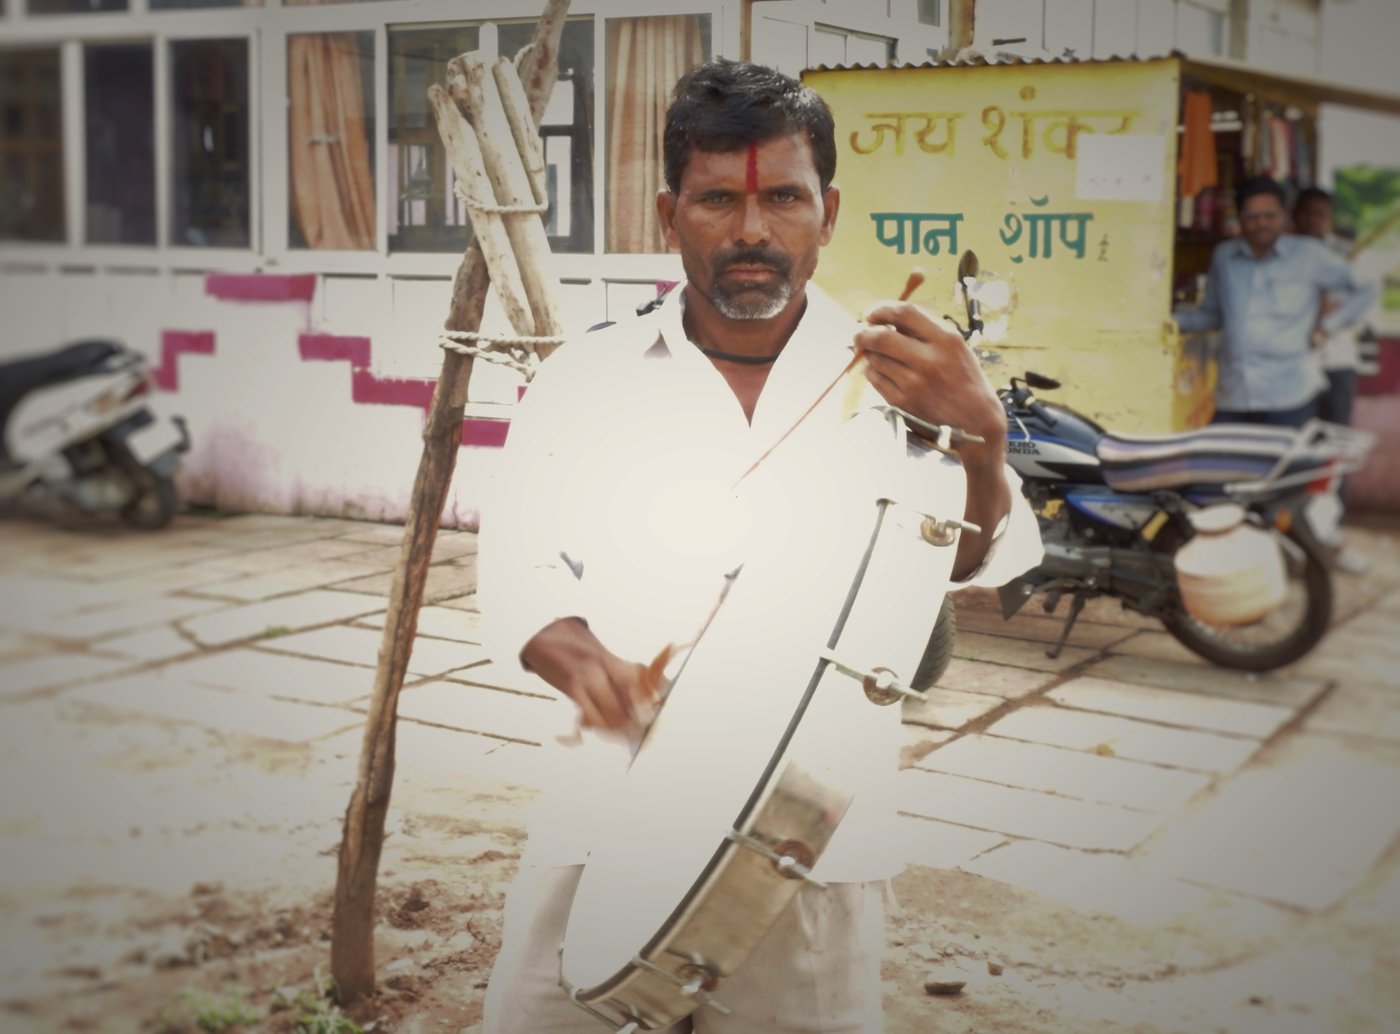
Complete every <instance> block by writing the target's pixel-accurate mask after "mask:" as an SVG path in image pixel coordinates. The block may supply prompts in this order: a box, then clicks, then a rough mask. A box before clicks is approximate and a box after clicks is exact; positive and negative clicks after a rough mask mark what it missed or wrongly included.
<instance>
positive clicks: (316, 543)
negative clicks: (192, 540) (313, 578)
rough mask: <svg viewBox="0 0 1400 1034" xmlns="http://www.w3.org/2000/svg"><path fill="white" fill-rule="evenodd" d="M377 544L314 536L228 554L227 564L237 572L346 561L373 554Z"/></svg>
mask: <svg viewBox="0 0 1400 1034" xmlns="http://www.w3.org/2000/svg"><path fill="white" fill-rule="evenodd" d="M376 550H377V547H375V546H372V545H369V544H368V543H365V542H354V541H351V540H348V539H314V540H312V541H310V542H298V543H295V544H294V545H290V546H276V547H274V548H272V549H263V550H258V551H256V552H247V553H239V554H236V555H234V556H231V557H229V558H228V559H227V560H226V561H224V563H225V564H226V565H227V566H228V567H229V568H231V569H233V570H235V571H246V572H248V573H249V574H257V573H260V572H262V571H270V570H275V569H276V568H277V567H298V566H301V565H303V564H309V563H316V562H318V561H323V560H344V559H347V558H352V557H353V558H356V559H359V558H362V557H364V556H365V555H366V554H370V553H374V552H375V551H376Z"/></svg>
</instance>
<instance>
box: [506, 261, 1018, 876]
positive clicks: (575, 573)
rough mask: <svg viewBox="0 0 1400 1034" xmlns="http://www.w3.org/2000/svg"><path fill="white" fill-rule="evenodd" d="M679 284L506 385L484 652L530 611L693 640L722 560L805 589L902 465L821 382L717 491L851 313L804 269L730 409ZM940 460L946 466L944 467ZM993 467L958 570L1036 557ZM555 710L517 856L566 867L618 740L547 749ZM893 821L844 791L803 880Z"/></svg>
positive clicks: (893, 854) (577, 850)
mask: <svg viewBox="0 0 1400 1034" xmlns="http://www.w3.org/2000/svg"><path fill="white" fill-rule="evenodd" d="M683 297H684V288H683V287H681V288H677V289H676V290H675V291H674V292H673V293H672V295H671V297H670V298H669V299H668V300H667V302H666V303H665V304H664V305H662V306H661V307H660V308H658V309H657V310H655V311H654V312H652V313H650V314H648V315H647V316H645V317H639V318H637V319H635V320H629V321H627V322H626V323H623V324H618V325H614V326H612V327H609V328H606V329H604V330H602V331H598V332H595V333H592V334H589V335H587V336H586V337H584V338H582V339H580V340H578V341H575V342H572V343H571V344H569V345H567V346H565V347H564V348H562V349H560V350H559V351H558V352H557V353H555V355H554V356H552V357H551V358H550V359H549V361H547V362H546V363H545V364H544V365H543V367H542V368H541V370H540V373H539V375H538V376H537V377H536V378H535V380H534V382H533V383H532V384H531V386H530V388H529V390H528V391H527V392H526V393H525V397H524V399H523V400H522V402H521V404H520V406H519V408H518V410H517V412H516V415H515V416H514V417H513V419H512V422H511V431H510V437H509V440H508V441H507V443H506V448H505V452H504V454H503V456H502V457H501V460H502V462H501V464H500V467H499V470H500V474H499V475H498V478H497V483H496V485H495V486H494V489H493V491H492V493H491V496H490V498H489V500H488V502H487V506H486V508H485V514H484V519H483V522H482V533H481V534H482V541H481V549H480V567H479V576H480V587H479V593H480V597H481V609H482V617H483V632H484V634H485V635H486V636H487V639H488V642H489V643H490V645H491V647H492V650H493V655H494V656H495V657H497V658H500V659H505V658H518V657H519V655H520V652H521V650H522V649H523V648H524V646H525V644H526V643H527V642H528V641H529V640H530V639H531V638H532V637H533V636H534V635H535V634H536V633H537V632H539V631H540V630H541V629H542V628H544V627H545V626H547V625H549V624H550V623H552V622H553V621H555V620H557V619H559V618H565V617H581V618H583V619H584V620H586V621H587V622H588V624H589V627H590V629H591V630H592V631H593V633H594V634H595V635H596V636H597V637H598V639H599V640H600V641H601V642H602V643H603V645H605V646H606V647H607V648H608V649H610V650H611V651H613V652H614V653H616V654H617V655H618V656H620V657H623V658H626V659H628V660H636V661H643V662H646V661H650V660H651V659H652V658H653V657H655V656H656V655H657V653H658V652H659V651H660V649H661V648H662V647H663V646H666V645H667V644H672V643H674V644H684V643H687V642H690V641H691V640H693V639H694V638H695V636H696V635H697V633H698V632H699V631H700V629H701V627H702V625H703V624H704V622H705V620H706V618H707V616H708V615H709V614H710V613H711V612H712V610H713V609H714V607H715V604H716V602H717V600H718V599H719V596H720V593H721V591H722V589H723V587H724V585H725V584H726V575H728V574H729V573H731V572H733V571H735V570H736V569H738V568H740V567H741V566H742V565H743V563H744V561H745V559H746V557H748V556H750V555H762V556H763V557H764V558H765V564H766V566H767V567H768V568H769V569H773V568H774V567H775V566H777V567H779V568H781V569H782V570H784V571H786V572H788V573H787V575H785V578H784V582H783V586H782V591H785V592H787V593H789V594H790V596H791V598H792V599H793V600H794V601H799V600H801V599H802V598H803V594H804V593H805V592H807V591H809V589H810V587H807V586H804V585H803V584H802V582H803V579H804V578H806V577H807V573H808V572H810V575H811V577H812V578H813V579H816V578H819V577H821V576H822V572H823V570H824V567H823V565H822V562H821V561H822V558H823V557H831V556H835V555H838V554H839V555H846V554H847V553H848V552H849V545H850V541H851V536H852V534H855V535H857V536H862V535H867V534H868V528H869V525H868V523H867V521H866V516H867V514H868V513H869V512H870V509H871V506H872V504H873V500H874V498H875V495H876V492H877V487H876V486H877V485H878V484H880V483H883V482H882V481H881V479H882V478H883V479H885V481H888V475H889V473H890V472H889V470H888V469H887V468H889V467H890V465H892V464H893V465H898V464H901V463H903V462H906V459H905V458H904V454H903V452H902V450H901V451H900V452H899V453H896V452H895V451H894V450H891V449H890V448H889V447H888V445H887V444H884V445H882V443H880V442H876V441H874V440H873V439H871V437H870V432H869V431H868V430H864V429H865V428H875V427H879V426H880V424H879V422H878V421H858V420H850V421H848V420H845V419H843V418H837V417H836V416H834V415H833V414H839V413H841V412H842V411H843V408H844V409H845V410H847V411H849V410H851V409H853V408H854V409H858V408H859V407H860V406H861V405H867V406H868V404H869V401H870V400H871V399H874V400H875V401H877V402H878V401H879V400H878V397H877V396H875V395H874V393H873V390H872V389H870V388H869V386H868V385H865V386H864V389H863V396H862V400H863V401H861V402H857V403H852V402H851V401H850V400H846V401H845V402H843V400H842V399H841V397H840V396H841V394H842V391H841V390H838V391H835V392H833V393H832V395H831V397H829V398H828V400H827V404H825V405H824V406H823V407H822V411H824V413H823V412H822V411H819V413H817V414H813V419H809V420H806V421H803V424H802V429H801V431H800V433H796V434H794V435H793V436H792V437H791V438H789V439H787V440H786V441H784V442H783V443H782V444H781V445H779V446H778V447H777V448H776V449H774V451H773V452H772V454H771V455H770V456H768V458H766V459H765V460H764V462H763V464H762V465H761V466H760V468H759V470H760V472H761V474H760V473H756V474H755V475H754V476H753V477H752V478H749V479H746V483H745V484H746V487H745V490H744V491H741V492H738V493H737V494H736V492H735V490H734V485H735V482H736V480H738V479H739V478H740V475H742V474H743V473H744V471H745V470H746V469H748V468H749V466H750V465H751V464H752V463H753V461H754V460H756V459H758V457H759V456H761V455H762V454H763V453H764V452H765V450H767V449H768V448H769V447H770V446H771V445H773V443H774V442H775V441H776V440H777V439H778V438H779V437H780V436H781V435H782V433H783V432H784V431H786V430H787V429H788V428H789V427H790V426H792V425H794V424H795V423H797V421H798V419H799V417H801V416H802V414H803V413H804V412H805V411H806V410H807V408H808V407H809V406H810V405H811V403H812V402H813V401H814V400H815V399H816V398H817V397H818V396H819V395H820V394H821V392H822V390H823V389H824V388H826V387H827V385H829V384H830V383H831V382H832V381H833V380H834V379H835V378H836V377H837V376H838V375H839V374H840V372H841V371H842V370H843V369H844V368H845V366H846V365H847V364H848V363H849V362H850V359H851V355H852V345H853V339H854V335H855V332H856V329H857V326H856V324H855V322H854V321H853V320H852V319H851V318H850V317H849V316H848V315H846V314H845V312H843V311H842V310H841V309H840V308H839V307H838V306H836V305H835V303H834V302H832V301H831V300H830V299H829V298H828V297H827V296H826V295H824V294H823V293H822V292H820V291H819V290H818V289H817V288H815V286H813V285H810V284H809V285H808V287H807V309H806V311H805V313H804V314H803V317H802V319H801V320H800V322H799V324H798V326H797V328H796V330H795V331H794V333H793V335H792V337H791V338H790V339H789V341H788V343H787V345H786V346H785V347H784V349H783V351H782V354H781V355H780V356H779V358H778V360H777V361H776V362H775V363H774V365H773V368H772V370H771V372H770V374H769V376H768V379H767V381H766V383H765V385H764V387H763V391H762V393H761V395H760V397H759V399H758V404H757V406H756V408H755V410H754V414H753V421H752V424H750V423H749V422H748V421H747V420H746V419H745V417H744V413H743V410H742V408H741V407H740V404H739V401H738V399H737V397H736V396H735V395H734V392H733V391H732V389H731V388H730V387H729V385H728V383H727V382H726V381H725V380H724V378H723V377H722V376H721V375H720V373H719V372H718V371H717V370H716V369H715V368H714V366H713V365H712V364H711V362H710V361H709V360H708V359H707V358H705V357H704V355H702V354H701V352H700V351H699V350H698V349H697V348H696V347H695V346H694V345H693V344H692V343H691V342H690V341H689V340H688V339H687V338H686V335H685V332H684V329H683V327H682V324H681V310H682V303H681V299H682V298H683ZM884 434H885V436H886V437H888V430H887V429H886V430H885V432H884ZM947 465H948V466H949V467H950V468H952V469H953V470H955V471H956V475H955V476H957V477H958V478H961V477H962V471H961V468H960V467H957V466H956V464H954V463H952V462H951V461H948V464H947ZM1007 477H1008V480H1009V481H1010V482H1011V485H1012V497H1013V500H1014V502H1013V506H1012V512H1011V517H1010V519H1009V520H1008V522H1007V525H1006V527H1005V530H1004V531H1003V533H1002V535H1001V536H1000V538H999V539H998V541H997V543H996V544H995V545H994V546H993V549H992V550H991V551H990V553H989V556H988V558H987V561H986V562H985V563H984V564H983V566H982V568H981V569H980V570H979V571H978V572H977V573H976V574H975V575H974V576H973V578H972V579H970V580H969V581H968V582H966V583H962V584H976V585H986V586H991V585H998V584H1001V583H1002V582H1005V581H1007V580H1009V579H1010V578H1012V577H1015V576H1016V575H1018V574H1020V573H1021V572H1023V571H1025V570H1026V569H1027V568H1029V567H1031V566H1033V565H1034V564H1036V563H1038V562H1039V559H1040V556H1041V547H1040V538H1039V532H1038V529H1037V526H1036V521H1035V517H1034V515H1033V514H1032V513H1031V512H1030V509H1029V507H1028V506H1027V505H1026V503H1025V501H1024V500H1023V499H1022V498H1021V494H1020V491H1019V480H1018V479H1017V478H1016V475H1015V474H1014V473H1012V472H1011V471H1010V469H1009V468H1007ZM958 487H959V488H961V485H959V486H958ZM960 510H961V507H960V506H959V511H960ZM958 516H961V512H959V513H958ZM775 554H786V555H787V556H788V557H789V561H790V562H788V566H787V567H785V568H782V567H781V565H782V563H783V561H782V559H781V557H779V559H778V561H777V562H776V564H775V563H774V562H772V558H773V557H774V555H775ZM956 587H959V588H960V587H962V585H959V586H956ZM941 588H942V587H934V588H932V589H931V592H930V598H929V599H928V600H927V601H919V605H925V606H927V607H929V608H931V609H929V611H928V614H929V624H930V626H931V625H932V619H933V615H934V614H935V613H936V612H937V609H938V604H939V601H940V598H941ZM902 605H907V603H906V601H892V602H891V606H902ZM793 609H794V610H798V609H800V608H799V607H796V606H794V608H793ZM783 611H784V608H783V607H781V606H778V607H774V608H773V614H774V619H773V620H774V625H773V627H772V628H771V629H767V628H758V629H755V636H756V637H763V636H766V635H769V634H771V635H773V636H775V637H776V636H778V635H780V634H781V624H780V623H781V621H782V614H783ZM760 684H761V682H760ZM541 685H543V683H541ZM561 700H562V698H561ZM869 712H870V715H871V717H870V719H869V722H870V729H869V730H861V731H860V732H861V734H862V736H863V737H864V738H860V737H856V738H857V739H859V741H860V742H861V743H862V744H864V745H865V749H869V750H872V751H874V752H875V753H876V754H877V755H878V759H877V760H878V765H879V766H880V767H883V768H884V769H885V770H886V771H887V773H888V775H889V777H890V778H892V777H893V775H894V773H895V771H896V768H897V764H898V752H899V743H900V728H899V717H898V712H899V708H898V707H897V706H893V707H886V708H877V707H874V706H872V707H870V708H869ZM575 713H576V712H575V708H574V705H573V704H572V703H571V702H568V701H563V702H562V707H561V711H560V721H559V725H558V727H557V728H555V729H553V730H542V732H541V735H542V738H543V739H544V740H545V742H546V747H545V750H546V751H547V752H548V760H546V761H542V769H543V770H544V771H543V774H544V776H545V777H546V779H545V781H546V783H552V784H553V785H546V786H545V792H544V794H543V796H542V800H541V803H540V806H539V811H538V812H537V814H536V816H535V819H534V821H533V822H532V823H531V836H530V846H529V848H528V849H527V852H526V855H527V860H529V861H531V862H533V863H535V864H542V865H567V864H577V863H581V862H582V861H584V858H585V855H586V852H587V844H588V840H589V826H590V824H589V816H590V814H593V813H595V810H596V809H598V808H600V807H614V808H625V802H619V801H616V800H613V799H611V797H613V796H615V791H614V790H613V789H612V787H613V786H614V784H613V783H612V782H611V780H613V779H615V777H616V775H617V773H618V772H619V771H620V770H622V769H624V768H625V767H626V765H627V763H628V761H629V759H630V751H629V749H628V748H627V746H626V745H625V744H620V743H616V742H612V741H610V740H608V739H606V738H603V737H597V736H592V735H589V736H586V737H585V739H584V743H583V744H582V745H579V746H573V747H564V746H562V745H561V744H559V743H558V742H556V740H555V736H554V735H553V733H557V732H565V731H567V730H568V729H569V728H570V727H571V726H572V722H573V717H574V715H575ZM866 733H868V735H865V734H866ZM853 742H854V740H853ZM738 803H742V802H736V810H737V804H738ZM893 820H894V809H893V804H892V803H891V799H890V797H889V795H888V794H884V793H862V794H858V795H857V798H856V801H855V803H853V804H852V806H851V809H850V810H849V811H848V812H847V815H846V817H845V819H843V821H842V823H841V825H840V826H839V827H838V829H837V831H836V834H835V836H834V837H833V839H832V841H831V843H830V844H829V845H828V847H827V849H826V851H825V853H824V854H823V855H822V857H821V859H820V860H819V862H818V867H817V870H816V874H817V876H818V877H820V878H823V879H827V880H832V881H842V882H849V881H861V880H875V879H884V878H887V877H889V876H892V875H894V874H895V873H897V872H898V871H899V870H900V869H901V868H903V864H904V852H903V850H902V849H901V847H900V845H898V844H896V843H895V838H894V835H893V830H894V825H893Z"/></svg>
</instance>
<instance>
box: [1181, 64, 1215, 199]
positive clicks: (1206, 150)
mask: <svg viewBox="0 0 1400 1034" xmlns="http://www.w3.org/2000/svg"><path fill="white" fill-rule="evenodd" d="M1210 116H1211V102H1210V94H1209V93H1208V92H1207V91H1205V90H1189V91H1187V94H1186V104H1185V110H1184V112H1183V114H1182V126H1183V132H1182V134H1181V157H1180V158H1179V159H1177V163H1176V173H1177V175H1178V176H1180V177H1181V196H1182V197H1191V196H1192V195H1195V194H1199V193H1200V192H1201V191H1203V190H1207V189H1209V188H1211V187H1214V186H1215V185H1216V182H1217V179H1216V176H1217V173H1216V166H1215V134H1214V133H1212V132H1211V129H1210Z"/></svg>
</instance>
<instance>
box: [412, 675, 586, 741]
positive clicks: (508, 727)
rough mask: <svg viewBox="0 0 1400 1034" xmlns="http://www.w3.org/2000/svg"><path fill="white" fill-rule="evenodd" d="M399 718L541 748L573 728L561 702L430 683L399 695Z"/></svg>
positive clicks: (492, 690) (483, 689)
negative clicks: (545, 742) (545, 743)
mask: <svg viewBox="0 0 1400 1034" xmlns="http://www.w3.org/2000/svg"><path fill="white" fill-rule="evenodd" d="M399 717H400V718H407V719H410V720H413V721H419V722H427V723H430V724H432V725H445V726H448V727H450V728H453V729H463V730H465V731H467V732H476V733H481V734H483V735H486V736H497V737H501V738H503V739H510V740H521V741H523V742H526V743H532V744H540V743H543V742H544V741H545V739H546V738H547V737H551V736H555V735H563V734H565V733H567V732H568V731H569V730H570V729H571V728H572V722H571V720H569V719H570V718H571V712H570V710H569V709H568V708H566V707H565V706H563V705H562V704H560V703H557V702H555V701H549V700H541V699H540V698H539V697H527V696H522V695H521V694H519V693H507V692H505V691H504V690H499V689H486V688H484V687H482V686H468V685H465V684H463V683H461V682H430V683H428V684H427V685H423V686H412V687H410V688H408V689H405V690H404V691H403V692H402V693H401V694H400V695H399Z"/></svg>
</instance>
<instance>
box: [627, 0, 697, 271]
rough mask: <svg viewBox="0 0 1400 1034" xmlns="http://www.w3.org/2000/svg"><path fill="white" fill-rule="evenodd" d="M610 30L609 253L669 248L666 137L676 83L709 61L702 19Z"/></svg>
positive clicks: (637, 22) (652, 21)
mask: <svg viewBox="0 0 1400 1034" xmlns="http://www.w3.org/2000/svg"><path fill="white" fill-rule="evenodd" d="M607 35H608V60H609V68H608V84H607V91H608V93H607V101H608V165H607V176H608V199H607V200H608V209H607V218H608V231H607V250H608V251H612V252H632V253H636V252H645V253H656V252H664V251H665V250H666V239H665V238H664V237H663V236H662V233H661V226H660V225H659V223H658V221H657V218H656V194H657V191H659V190H664V189H665V180H664V179H663V177H662V163H661V134H662V130H663V128H664V127H665V124H666V107H667V105H668V104H669V103H670V99H671V89H672V88H673V87H674V86H675V85H676V80H677V79H679V78H680V77H681V74H682V73H683V72H686V71H688V70H690V69H691V68H694V67H695V66H696V65H698V64H700V62H702V61H704V60H705V41H704V35H703V33H702V30H701V24H700V16H699V15H666V16H662V17H655V18H616V19H612V20H610V21H609V22H608V33H607Z"/></svg>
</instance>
